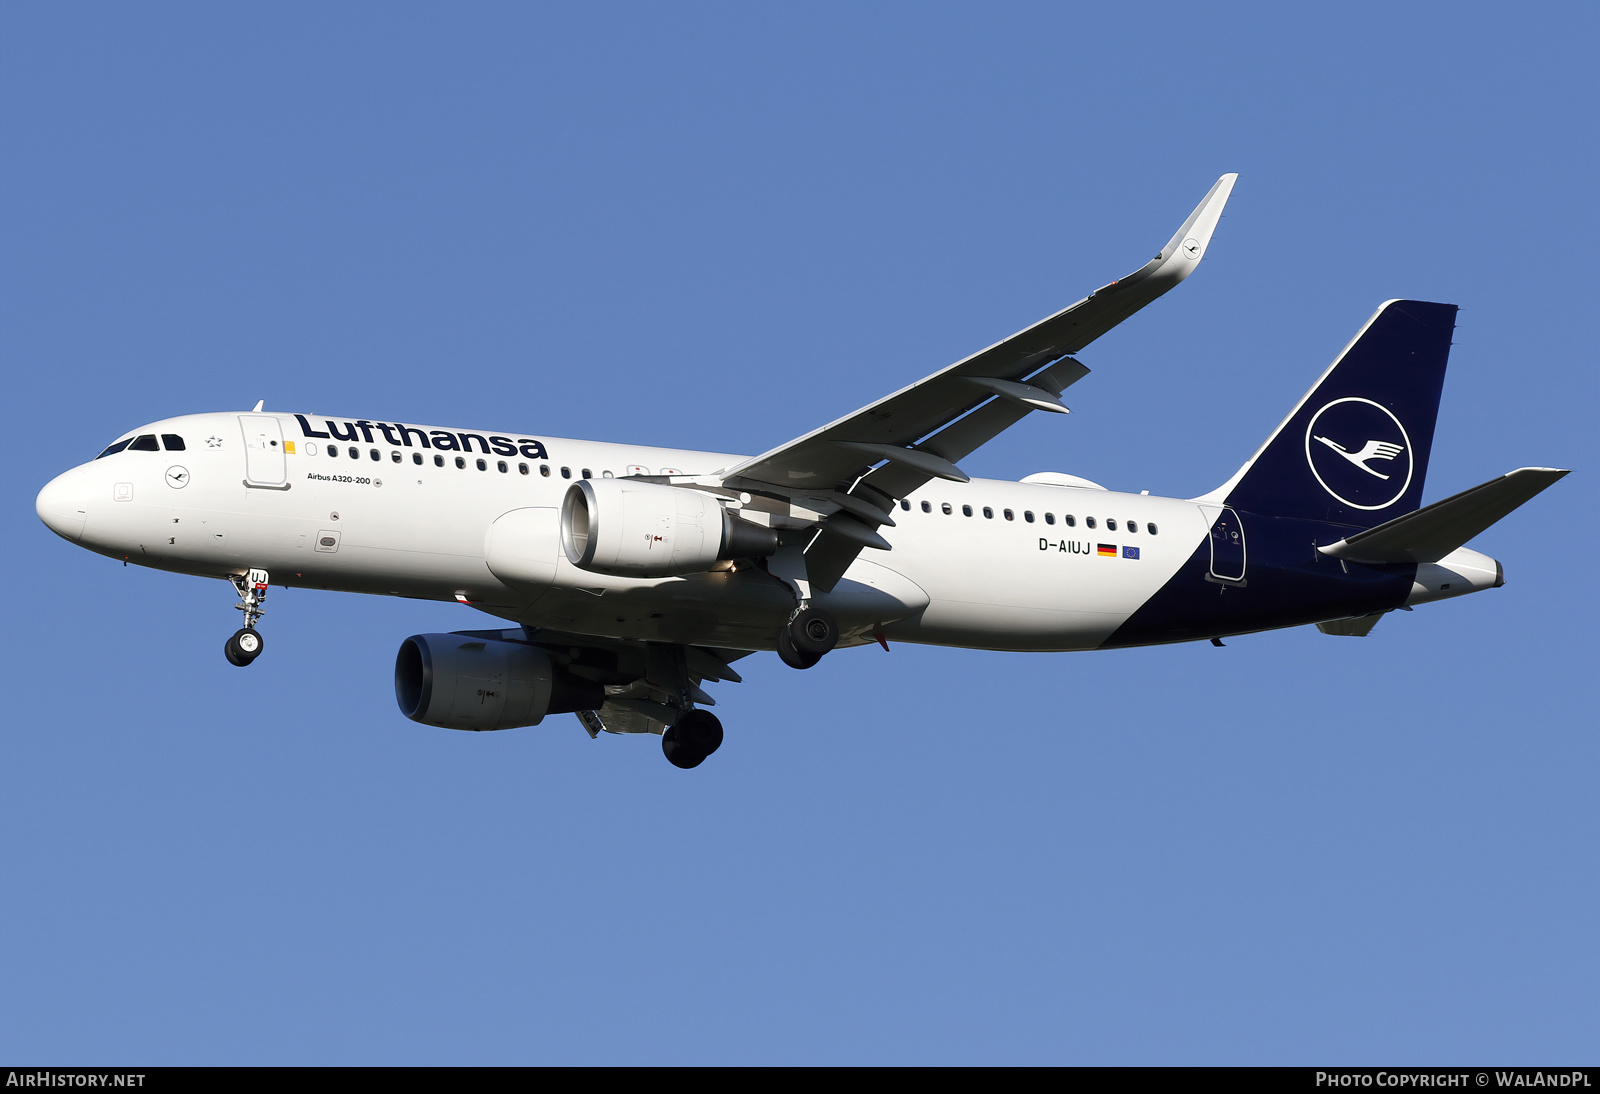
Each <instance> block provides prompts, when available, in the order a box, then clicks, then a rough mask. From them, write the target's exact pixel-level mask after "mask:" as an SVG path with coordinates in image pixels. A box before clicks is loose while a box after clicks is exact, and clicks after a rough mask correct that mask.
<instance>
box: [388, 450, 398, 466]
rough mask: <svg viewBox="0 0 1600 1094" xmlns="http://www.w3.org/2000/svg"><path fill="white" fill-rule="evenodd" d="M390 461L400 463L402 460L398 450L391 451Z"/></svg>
mask: <svg viewBox="0 0 1600 1094" xmlns="http://www.w3.org/2000/svg"><path fill="white" fill-rule="evenodd" d="M389 462H390V463H399V462H400V453H398V452H391V453H389Z"/></svg>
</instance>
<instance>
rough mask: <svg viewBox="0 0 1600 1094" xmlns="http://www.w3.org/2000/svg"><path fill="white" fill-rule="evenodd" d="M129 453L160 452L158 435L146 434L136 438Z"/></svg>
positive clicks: (130, 446) (129, 448)
mask: <svg viewBox="0 0 1600 1094" xmlns="http://www.w3.org/2000/svg"><path fill="white" fill-rule="evenodd" d="M128 451H129V452H160V451H161V446H160V445H158V444H156V435H155V434H154V433H146V434H145V435H144V436H142V437H135V438H134V439H133V443H132V444H130V445H129V446H128Z"/></svg>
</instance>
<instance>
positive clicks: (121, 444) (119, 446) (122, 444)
mask: <svg viewBox="0 0 1600 1094" xmlns="http://www.w3.org/2000/svg"><path fill="white" fill-rule="evenodd" d="M132 443H133V439H132V438H131V437H130V438H129V439H128V440H125V441H118V442H117V443H116V444H114V445H111V446H110V447H108V448H107V449H106V450H105V451H104V452H102V453H100V455H98V456H96V457H95V459H97V460H103V459H105V458H106V457H107V456H115V455H116V454H117V453H118V452H121V451H122V450H123V449H124V448H127V447H128V446H129V445H130V444H132Z"/></svg>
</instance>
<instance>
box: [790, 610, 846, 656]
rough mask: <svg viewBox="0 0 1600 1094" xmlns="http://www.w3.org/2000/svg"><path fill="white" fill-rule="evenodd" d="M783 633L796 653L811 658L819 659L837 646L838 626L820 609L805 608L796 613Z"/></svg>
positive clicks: (831, 617)
mask: <svg viewBox="0 0 1600 1094" xmlns="http://www.w3.org/2000/svg"><path fill="white" fill-rule="evenodd" d="M784 632H785V633H786V634H787V635H788V636H789V643H790V645H792V646H793V647H794V648H795V650H796V651H797V652H799V653H803V654H809V655H811V656H813V657H818V658H820V657H821V656H822V655H823V654H825V653H827V652H828V651H829V650H831V649H833V647H834V646H837V645H838V644H839V624H837V623H835V622H834V621H833V616H831V615H829V614H828V613H827V612H825V611H823V610H822V609H820V608H805V609H802V610H801V611H799V612H796V613H795V615H794V618H792V619H790V620H789V625H788V626H787V627H785V628H784Z"/></svg>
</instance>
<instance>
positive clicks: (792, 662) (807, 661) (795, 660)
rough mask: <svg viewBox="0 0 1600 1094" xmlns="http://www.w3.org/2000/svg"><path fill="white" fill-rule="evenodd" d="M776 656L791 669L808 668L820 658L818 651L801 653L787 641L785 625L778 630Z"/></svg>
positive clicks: (787, 634)
mask: <svg viewBox="0 0 1600 1094" xmlns="http://www.w3.org/2000/svg"><path fill="white" fill-rule="evenodd" d="M778 657H779V658H781V659H782V661H783V663H784V664H785V665H788V666H789V667H790V668H792V669H808V668H810V667H811V666H812V665H815V664H816V663H817V662H818V661H821V660H822V655H821V654H820V653H816V654H812V653H801V652H800V651H799V650H797V649H795V648H794V643H793V642H791V641H789V630H788V628H787V627H785V628H784V629H783V630H781V631H779V632H778Z"/></svg>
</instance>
